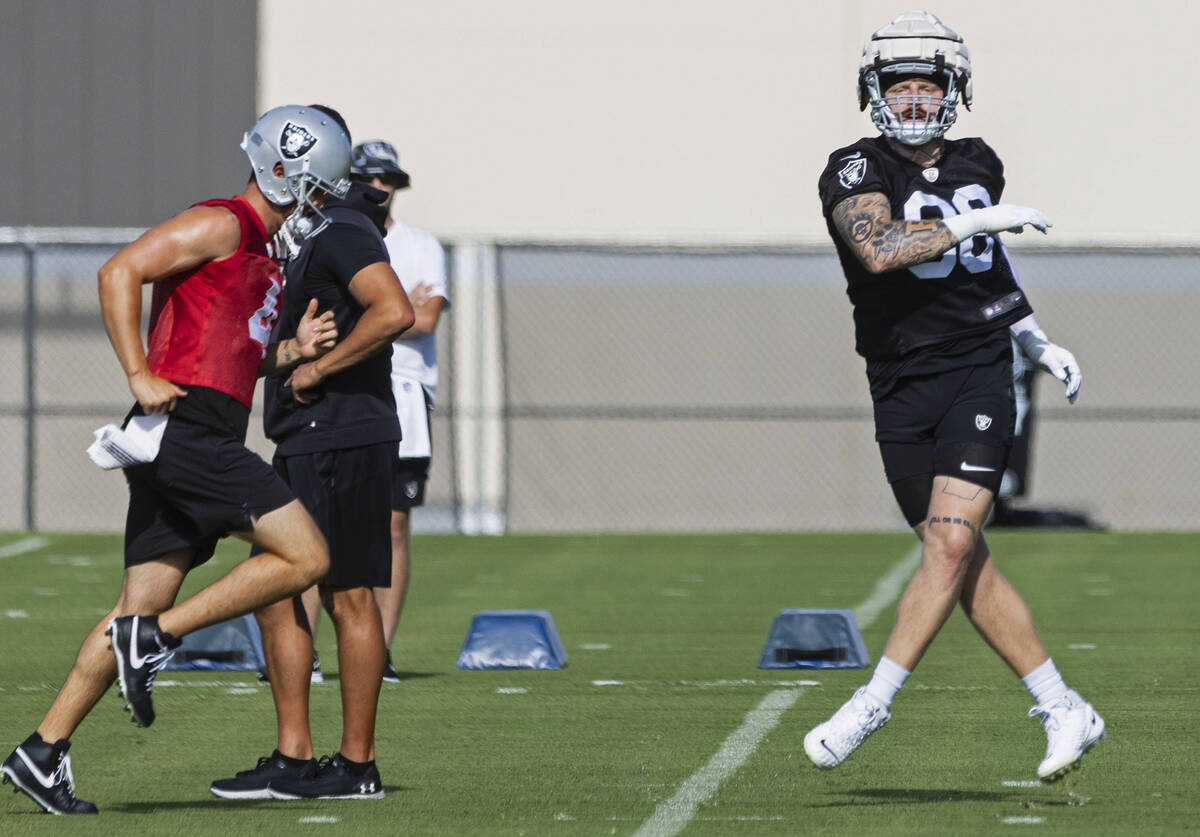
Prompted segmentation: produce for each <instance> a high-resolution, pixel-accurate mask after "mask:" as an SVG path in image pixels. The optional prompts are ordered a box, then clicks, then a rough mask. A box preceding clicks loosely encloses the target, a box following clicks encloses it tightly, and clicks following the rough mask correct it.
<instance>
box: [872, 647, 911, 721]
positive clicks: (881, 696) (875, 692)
mask: <svg viewBox="0 0 1200 837" xmlns="http://www.w3.org/2000/svg"><path fill="white" fill-rule="evenodd" d="M911 673H912V672H910V671H909V670H908V669H906V668H904V667H903V666H901V665H899V664H897V663H895V662H893V661H891V660H889V659H888V658H887V657H880V658H879V663H878V664H876V666H875V673H874V674H872V675H871V680H870V682H869V683H867V694H869V695H870V696H871V697H873V698H875V700H877V701H879V702H880V703H882V704H883V706H884V708H885V709H891V708H892V699H893V698H895V697H896V692H898V691H900V687H901V686H903V685H904V681H905V680H907V679H908V675H909V674H911Z"/></svg>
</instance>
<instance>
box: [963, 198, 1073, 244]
mask: <svg viewBox="0 0 1200 837" xmlns="http://www.w3.org/2000/svg"><path fill="white" fill-rule="evenodd" d="M942 223H943V224H945V225H946V226H947V227H948V228H949V229H950V232H952V233H954V235H956V236H957V237H958V240H959V241H965V240H966V239H968V238H970V237H971V236H973V235H978V234H979V233H998V232H1004V231H1005V230H1007V231H1008V232H1015V233H1019V232H1022V231H1023V228H1024V226H1025V225H1026V224H1028V225H1029V226H1031V227H1033V228H1034V229H1036V230H1038V231H1040V232H1042V233H1045V232H1046V230H1047V229H1048V228H1049V227H1051V226H1053V224H1051V223H1050V219H1049V218H1047V217H1046V216H1045V215H1043V214H1042V213H1041V212H1039V211H1038V210H1036V209H1034V208H1033V207H1029V206H1017V205H1016V204H1013V203H1001V204H996V205H995V206H985V207H984V208H983V209H972V210H971V211H970V212H964V213H962V214H961V215H952V216H951V217H949V218H946V219H944V220H943V221H942Z"/></svg>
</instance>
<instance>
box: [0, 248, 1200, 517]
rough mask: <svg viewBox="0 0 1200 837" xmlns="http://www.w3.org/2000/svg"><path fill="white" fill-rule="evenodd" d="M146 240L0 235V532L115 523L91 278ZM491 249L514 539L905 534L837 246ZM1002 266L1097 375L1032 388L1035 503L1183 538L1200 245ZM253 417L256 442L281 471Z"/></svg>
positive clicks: (104, 360) (457, 421)
mask: <svg viewBox="0 0 1200 837" xmlns="http://www.w3.org/2000/svg"><path fill="white" fill-rule="evenodd" d="M0 232H5V231H0ZM134 234H136V231H83V230H74V231H70V230H67V231H57V232H53V233H52V232H48V231H45V230H36V231H33V230H8V231H7V236H4V235H0V321H3V324H4V327H3V331H2V334H0V350H3V352H4V356H5V357H6V358H8V362H6V363H5V364H2V365H0V384H2V385H0V455H2V456H3V461H4V462H5V463H6V464H7V466H8V467H7V473H8V475H9V476H8V478H7V479H5V480H4V481H3V483H0V498H2V499H3V503H2V506H0V528H3V529H20V528H29V529H45V530H101V531H113V530H119V529H120V528H121V527H122V526H123V522H124V513H125V502H126V491H125V486H124V482H123V480H122V479H121V477H120V475H119V474H117V473H114V472H102V471H100V470H99V469H98V468H96V467H95V466H94V465H92V464H91V462H90V461H89V460H88V459H87V456H86V454H85V453H84V449H85V448H86V447H87V445H88V444H89V443H90V442H91V431H92V430H93V429H95V428H96V427H99V426H100V425H102V424H106V423H109V422H116V421H119V420H120V418H121V417H122V416H123V415H124V413H125V412H126V410H127V409H128V407H129V405H130V403H131V398H130V395H129V392H128V388H127V386H126V383H125V379H124V375H123V374H122V372H121V369H120V367H119V365H118V363H117V361H116V358H115V356H114V355H113V352H112V349H111V347H110V346H109V344H108V339H107V336H106V335H105V332H104V328H103V324H102V322H101V319H100V314H99V306H98V302H97V298H96V270H97V268H98V267H99V266H100V265H101V264H102V263H103V262H104V261H105V260H106V259H107V258H108V257H109V256H111V255H112V253H114V252H115V251H116V250H117V249H118V248H119V247H120V246H121V245H122V244H123V243H124V242H125V241H128V240H131V238H132V236H133V235H134ZM454 246H455V245H453V244H452V245H450V247H451V250H453V248H454ZM490 252H491V253H493V258H494V277H495V279H494V281H495V283H496V288H497V291H498V294H497V299H498V301H499V304H498V306H497V308H496V312H495V314H494V316H495V317H496V319H497V322H496V323H495V324H494V325H495V327H496V328H497V330H498V334H499V340H498V341H497V343H496V344H495V345H494V346H492V345H491V344H489V349H488V350H489V351H496V352H499V354H500V358H499V361H500V362H499V364H498V368H499V369H500V370H501V376H502V386H501V388H500V391H501V392H502V398H501V403H500V405H499V408H498V420H499V424H500V426H501V428H502V440H503V441H502V445H501V448H500V454H499V456H501V457H502V459H503V462H502V463H500V466H501V468H502V472H503V475H504V476H503V485H504V490H503V492H502V494H503V496H502V497H501V499H500V502H501V503H502V506H503V508H502V512H503V520H504V522H505V528H506V529H507V530H508V531H714V530H725V531H729V530H735V531H736V530H794V529H829V530H854V529H889V528H901V527H903V520H902V519H901V517H900V514H899V512H898V511H897V510H896V509H895V504H894V501H893V500H892V497H891V493H890V491H889V489H888V487H887V485H886V483H885V481H884V477H883V470H882V466H881V464H880V461H879V456H878V453H877V450H876V448H875V445H874V442H873V435H872V425H871V410H870V400H869V397H868V394H867V386H866V378H865V374H864V371H863V363H862V361H861V359H860V358H858V357H857V356H856V355H855V354H854V349H853V336H852V326H851V319H850V308H849V304H848V302H847V301H846V298H845V293H844V282H843V280H842V277H841V272H840V269H839V267H838V265H837V261H836V258H835V257H834V255H833V254H832V252H831V251H815V250H761V249H760V250H751V249H727V250H721V249H706V250H699V249H667V248H657V249H656V248H617V247H599V246H594V245H593V246H544V245H543V246H538V245H531V244H515V245H504V246H499V247H496V248H494V250H492V251H490ZM1014 258H1015V260H1016V262H1017V266H1018V268H1019V269H1020V271H1021V276H1022V282H1023V285H1024V286H1025V288H1026V290H1027V291H1028V293H1029V295H1030V297H1031V299H1032V300H1033V303H1034V306H1035V308H1036V309H1037V312H1038V317H1039V320H1040V321H1041V323H1042V325H1043V327H1045V328H1046V330H1047V332H1048V333H1049V334H1050V335H1051V337H1052V338H1053V339H1055V340H1056V341H1058V342H1060V343H1062V344H1063V345H1065V346H1067V347H1069V348H1070V349H1071V350H1072V351H1074V352H1075V354H1076V355H1077V357H1078V358H1079V360H1080V364H1081V365H1082V367H1083V370H1084V384H1083V391H1082V396H1081V398H1080V401H1079V403H1078V404H1077V405H1075V406H1074V407H1068V406H1067V404H1066V402H1065V401H1064V400H1063V399H1062V396H1061V387H1060V386H1059V385H1058V384H1057V382H1054V381H1051V380H1049V379H1045V380H1043V381H1042V384H1041V386H1040V387H1039V390H1038V392H1037V399H1036V401H1037V405H1038V409H1039V417H1038V425H1037V427H1036V431H1035V434H1034V448H1033V452H1032V459H1033V465H1032V468H1031V475H1030V491H1029V493H1028V495H1027V496H1026V497H1025V498H1023V500H1022V502H1024V503H1027V504H1030V505H1037V506H1043V507H1045V506H1050V507H1064V508H1071V509H1078V510H1082V511H1085V512H1087V513H1089V514H1090V515H1092V516H1093V517H1094V518H1095V519H1097V520H1099V521H1100V522H1102V523H1105V524H1108V525H1110V526H1113V527H1117V528H1135V529H1191V528H1195V527H1196V526H1197V522H1198V521H1200V487H1198V484H1197V481H1196V480H1195V479H1194V475H1195V474H1196V473H1200V435H1198V434H1197V430H1200V384H1197V383H1196V381H1195V379H1194V377H1193V376H1191V375H1190V374H1189V372H1190V371H1191V364H1192V363H1194V362H1195V361H1194V359H1195V357H1196V354H1197V353H1196V348H1197V338H1196V336H1195V328H1194V324H1193V321H1194V319H1195V316H1196V313H1197V312H1198V311H1200V286H1198V285H1197V283H1196V282H1195V279H1194V277H1195V276H1196V275H1197V271H1198V268H1200V251H1191V250H1187V251H1171V252H1155V251H1114V250H1109V251H1104V250H1088V251H1053V250H1045V249H1031V250H1021V251H1018V252H1016V253H1015V255H1014ZM453 263H454V259H452V258H451V259H448V264H453ZM460 278H461V277H455V276H452V277H451V288H452V290H451V297H452V299H455V302H456V305H455V307H454V308H452V309H450V310H449V312H448V313H447V314H446V315H445V316H444V317H443V320H442V325H441V326H440V327H439V346H440V349H439V351H440V359H441V364H440V366H441V384H440V385H439V389H438V408H437V410H436V411H435V413H434V465H433V472H432V475H431V480H430V484H429V487H428V494H427V506H426V507H425V508H423V509H419V510H418V511H417V513H416V514H414V524H415V526H416V528H417V529H418V530H425V531H430V530H443V531H450V530H455V529H458V528H460V521H461V509H460V504H461V500H460V498H461V496H462V492H461V488H462V482H463V469H462V468H460V467H459V464H458V463H459V459H460V454H459V451H460V448H461V446H462V443H463V440H462V439H461V438H459V437H460V435H461V434H460V433H459V432H458V431H456V428H457V427H459V426H460V425H461V420H462V419H463V418H464V417H465V413H466V411H465V410H463V409H460V408H459V406H458V405H459V404H460V403H462V402H461V399H460V396H459V384H458V378H459V368H460V366H463V368H464V369H465V366H464V365H465V364H469V363H472V362H473V361H472V358H471V357H466V356H464V357H456V356H455V347H456V345H458V343H459V342H460V341H459V340H456V330H459V329H464V328H472V329H473V328H476V327H477V323H478V320H477V319H476V318H475V317H474V316H473V315H468V312H466V311H463V310H460V308H459V306H458V305H457V298H456V294H457V287H458V283H459V280H460ZM147 299H148V296H147ZM146 308H147V309H148V301H147V305H146ZM460 336H461V335H460ZM462 354H466V353H462ZM493 360H494V359H493ZM465 377H472V376H464V378H465ZM473 377H478V376H473ZM260 402H261V397H257V398H256V402H255V404H256V408H255V413H254V417H253V418H252V420H251V434H250V439H249V440H248V444H249V445H250V446H251V447H252V448H253V449H255V450H257V451H258V452H259V453H260V454H262V455H263V456H264V457H267V458H269V456H270V453H271V445H270V443H269V442H267V441H266V440H265V439H263V437H262V433H261V422H260V413H259V408H258V404H259V403H260Z"/></svg>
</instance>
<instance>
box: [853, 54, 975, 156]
mask: <svg viewBox="0 0 1200 837" xmlns="http://www.w3.org/2000/svg"><path fill="white" fill-rule="evenodd" d="M914 77H922V78H927V79H928V80H929V81H930V82H931V83H933V84H936V85H937V86H938V87H940V88H942V96H941V97H937V96H932V95H925V94H916V95H914V94H912V93H908V92H906V93H901V94H899V95H895V94H893V95H891V96H885V95H884V94H886V93H887V91H888V89H889V88H890V87H892V86H893V85H894V84H896V82H897V81H899V80H907V79H910V78H914ZM863 86H864V87H865V88H866V91H867V97H868V100H869V102H870V105H871V121H872V122H874V123H875V127H876V128H878V129H879V130H880V132H881V133H882V134H883V135H884V136H885V137H891V138H893V139H896V140H898V141H900V142H902V143H904V144H905V145H925V144H926V143H928V142H932V141H933V140H935V139H938V138H939V137H941V136H942V135H944V134H945V133H946V131H948V130H949V129H950V126H951V125H953V124H954V122H955V120H956V119H958V108H957V105H958V89H957V85H956V83H955V80H954V74H953V73H950V72H947V71H946V70H944V69H942V70H940V71H939V70H938V68H937V67H935V66H934V65H933V64H917V63H905V64H895V65H892V66H889V67H886V68H884V70H883V71H880V70H868V71H867V72H866V73H865V74H864V76H863Z"/></svg>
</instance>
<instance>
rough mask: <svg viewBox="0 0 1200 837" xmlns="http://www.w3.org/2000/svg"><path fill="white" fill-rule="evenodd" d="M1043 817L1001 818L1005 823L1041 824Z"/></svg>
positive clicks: (1043, 820) (1044, 819)
mask: <svg viewBox="0 0 1200 837" xmlns="http://www.w3.org/2000/svg"><path fill="white" fill-rule="evenodd" d="M1045 821H1046V818H1045V817H1005V818H1004V819H1003V820H1001V822H1002V823H1004V824H1005V825H1041V824H1042V823H1044V822H1045Z"/></svg>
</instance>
